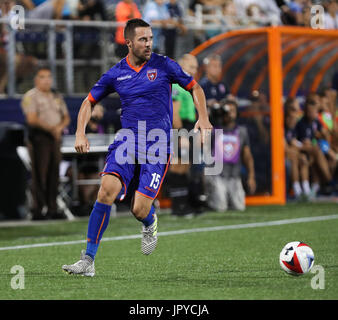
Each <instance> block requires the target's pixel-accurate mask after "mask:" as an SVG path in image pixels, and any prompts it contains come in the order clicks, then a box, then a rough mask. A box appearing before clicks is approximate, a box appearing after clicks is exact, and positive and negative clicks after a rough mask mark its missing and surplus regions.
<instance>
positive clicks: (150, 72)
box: [147, 69, 157, 81]
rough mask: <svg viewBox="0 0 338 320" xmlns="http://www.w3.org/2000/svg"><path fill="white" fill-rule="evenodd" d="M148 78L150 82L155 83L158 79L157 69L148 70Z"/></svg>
mask: <svg viewBox="0 0 338 320" xmlns="http://www.w3.org/2000/svg"><path fill="white" fill-rule="evenodd" d="M147 76H148V79H149V80H150V81H154V80H155V79H156V78H157V69H151V70H148V71H147Z"/></svg>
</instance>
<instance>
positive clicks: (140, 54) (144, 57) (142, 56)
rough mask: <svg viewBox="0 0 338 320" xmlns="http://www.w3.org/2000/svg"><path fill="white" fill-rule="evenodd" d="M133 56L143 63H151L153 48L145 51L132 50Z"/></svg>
mask: <svg viewBox="0 0 338 320" xmlns="http://www.w3.org/2000/svg"><path fill="white" fill-rule="evenodd" d="M132 54H133V56H134V57H136V58H137V59H138V60H139V61H141V62H145V61H149V60H150V57H151V48H147V49H143V50H140V49H138V50H137V49H134V48H132Z"/></svg>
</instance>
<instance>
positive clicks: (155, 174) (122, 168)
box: [100, 142, 171, 201]
mask: <svg viewBox="0 0 338 320" xmlns="http://www.w3.org/2000/svg"><path fill="white" fill-rule="evenodd" d="M120 145H121V143H119V142H113V143H112V144H111V145H110V146H109V149H108V154H107V156H106V162H105V166H104V169H103V170H102V172H100V175H101V176H104V175H107V174H112V175H115V176H117V177H118V178H119V179H120V181H121V183H122V189H121V191H120V193H119V194H118V196H117V199H118V200H120V201H122V200H123V199H124V198H125V197H126V195H127V192H128V194H129V193H134V192H138V193H140V194H142V195H143V196H145V197H147V198H150V199H152V200H154V199H155V198H156V197H157V195H158V193H159V191H160V188H161V185H162V182H163V180H164V177H165V175H166V173H167V171H168V167H169V163H170V159H171V156H170V154H169V153H166V155H165V157H166V159H165V161H159V162H157V163H154V161H152V163H151V162H149V161H148V160H147V161H145V160H144V161H139V159H137V156H135V159H134V160H135V161H129V162H128V161H127V162H126V163H123V164H121V161H117V160H116V159H117V158H118V156H116V154H117V148H118V147H119V146H120ZM147 147H148V146H147Z"/></svg>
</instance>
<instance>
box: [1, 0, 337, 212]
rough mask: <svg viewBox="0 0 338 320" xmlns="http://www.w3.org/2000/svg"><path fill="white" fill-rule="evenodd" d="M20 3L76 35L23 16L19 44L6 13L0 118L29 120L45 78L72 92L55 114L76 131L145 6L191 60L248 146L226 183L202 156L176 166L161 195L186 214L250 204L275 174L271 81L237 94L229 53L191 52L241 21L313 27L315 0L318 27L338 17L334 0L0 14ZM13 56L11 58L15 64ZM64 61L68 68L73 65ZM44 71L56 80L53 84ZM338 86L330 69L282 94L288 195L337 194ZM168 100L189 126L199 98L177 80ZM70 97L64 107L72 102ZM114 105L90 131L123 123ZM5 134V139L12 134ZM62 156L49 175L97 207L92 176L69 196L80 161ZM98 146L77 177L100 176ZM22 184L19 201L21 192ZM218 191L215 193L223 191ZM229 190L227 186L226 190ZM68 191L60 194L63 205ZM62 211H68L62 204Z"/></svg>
mask: <svg viewBox="0 0 338 320" xmlns="http://www.w3.org/2000/svg"><path fill="white" fill-rule="evenodd" d="M14 5H20V6H22V7H23V8H24V9H25V10H24V15H25V18H26V19H28V20H27V21H29V20H30V19H33V20H35V19H46V20H48V21H49V22H48V23H49V28H51V25H50V21H51V20H55V21H56V20H57V21H59V20H63V21H65V22H67V21H70V22H75V24H73V25H72V29H71V31H70V32H71V33H72V34H71V39H72V40H73V41H72V45H71V46H70V44H69V41H68V42H67V39H69V38H67V33H66V32H65V30H67V31H69V30H70V29H69V26H68V27H67V26H66V25H62V24H56V25H55V26H53V27H52V28H54V29H53V30H54V32H55V33H54V38H52V36H51V33H50V32H49V31H50V29H48V28H46V27H45V26H43V25H41V24H39V23H37V24H28V25H27V26H26V28H25V30H23V31H22V32H17V33H16V35H15V41H16V42H15V46H14V47H11V46H10V44H11V41H12V40H13V37H12V33H11V29H10V28H9V27H8V24H6V23H5V22H4V20H3V22H2V23H0V108H2V109H3V110H0V113H1V114H2V115H1V118H0V121H2V122H3V123H5V122H6V121H7V122H8V121H13V122H17V123H22V124H23V125H24V126H27V125H28V126H29V125H30V121H31V120H32V119H28V118H27V115H26V110H27V108H32V109H33V107H32V106H30V100H29V99H33V98H34V99H35V96H34V95H33V94H32V92H31V91H30V90H32V88H35V89H38V90H42V91H43V90H47V91H46V92H50V93H51V94H54V95H57V96H58V99H61V100H62V99H63V98H62V95H64V96H65V97H67V98H66V99H65V101H63V100H62V101H63V103H62V105H64V106H66V108H64V107H62V108H63V110H64V111H63V114H62V117H64V118H65V119H66V120H65V119H63V120H64V121H63V120H60V121H61V122H62V121H63V126H62V129H61V131H60V130H59V129H58V130H59V131H60V132H59V133H60V135H63V137H64V138H66V137H67V135H69V136H71V135H72V134H74V132H75V126H76V113H77V110H78V107H79V105H80V101H82V100H81V99H83V98H84V97H85V94H86V93H88V91H89V90H90V88H91V86H92V85H93V84H94V83H95V82H96V81H97V79H98V78H99V77H100V75H101V74H102V73H103V72H104V71H105V70H107V69H108V68H109V67H110V66H112V65H114V64H115V63H116V62H118V61H119V60H120V59H121V58H123V57H125V56H126V54H127V52H128V50H127V48H126V45H125V41H124V38H123V23H125V22H126V21H127V20H128V19H130V18H142V19H144V20H145V21H147V22H149V23H150V24H151V25H152V26H153V34H154V43H153V49H154V51H155V52H158V53H161V54H164V55H167V56H169V57H171V58H173V59H177V60H178V61H179V63H180V64H181V66H182V68H183V69H184V70H186V71H187V72H189V73H191V74H194V75H195V76H196V77H197V79H198V80H199V82H200V84H201V86H202V87H203V89H204V91H205V94H206V98H207V104H208V110H209V114H210V117H211V120H212V124H213V125H214V126H216V127H220V128H222V129H223V130H224V132H225V133H224V134H225V135H226V136H227V137H229V135H231V136H232V137H235V138H238V141H240V144H241V149H240V155H239V157H238V159H237V160H236V163H235V162H234V160H233V159H227V160H224V161H225V162H226V163H227V164H226V166H225V167H226V169H225V170H224V171H223V173H222V175H221V176H222V180H223V181H225V180H226V181H228V182H229V181H230V180H231V184H230V182H229V185H226V184H222V182H221V181H218V182H217V181H216V180H215V179H214V181H205V179H204V177H203V174H202V172H203V166H194V165H193V164H189V165H183V166H179V165H173V166H171V169H170V171H169V173H168V177H167V183H166V185H165V186H164V187H163V192H162V194H161V195H160V202H161V201H162V204H165V203H166V199H167V198H168V199H171V200H172V201H171V204H169V206H171V209H172V213H173V214H176V215H183V216H189V215H192V214H196V213H197V214H198V213H201V212H204V211H205V210H207V209H208V208H211V209H213V210H218V211H225V210H227V209H228V207H230V208H233V209H236V210H244V209H245V195H248V194H251V195H253V194H258V195H267V194H271V175H270V174H266V173H267V172H270V171H271V161H270V158H271V154H270V139H271V137H270V114H269V113H270V106H269V97H268V93H267V92H265V91H264V90H253V91H252V92H250V94H249V95H247V96H245V97H243V96H241V94H240V93H239V94H238V95H234V94H233V93H232V92H231V90H230V86H231V83H227V82H225V81H224V77H223V74H222V67H223V66H224V64H225V63H226V62H227V61H224V60H222V57H221V56H219V55H217V54H211V55H208V56H207V57H205V59H204V60H203V61H202V62H200V63H198V61H197V60H196V59H194V58H193V57H192V56H190V55H187V53H188V52H190V51H191V50H192V49H194V48H195V47H197V46H198V45H200V44H202V43H204V42H205V41H207V40H208V39H211V38H212V37H214V36H217V35H219V34H222V33H224V32H227V31H231V30H236V29H248V28H249V29H251V28H259V27H266V26H283V25H284V26H299V27H309V28H311V27H312V28H313V25H312V23H313V12H312V11H311V10H312V8H313V7H314V6H315V5H320V6H321V8H323V10H324V12H323V17H324V19H323V20H322V25H321V28H323V29H330V30H333V29H338V3H337V1H335V0H324V1H316V0H312V1H311V0H180V1H177V0H167V1H165V0H148V1H147V0H134V1H133V0H121V1H118V0H21V1H13V0H0V19H1V18H6V17H7V18H8V17H9V18H10V16H11V15H12V14H13V12H12V11H11V9H12V8H13V6H14ZM77 22H81V23H78V24H77ZM86 22H106V23H109V22H116V23H117V24H116V25H114V26H113V27H109V25H108V26H107V29H106V31H107V33H102V34H101V31H102V30H101V29H100V25H99V24H97V25H95V24H94V23H92V24H86ZM66 28H67V29H66ZM99 31H100V32H99ZM98 34H100V36H98ZM11 37H12V38H11ZM50 39H53V41H54V42H53V41H50ZM53 43H54V45H53ZM102 52H103V53H102ZM69 61H71V66H69ZM11 65H14V69H13V68H11V67H10V66H11ZM201 67H203V72H204V73H202V74H201V72H199V71H200V70H201ZM43 68H44V69H43ZM69 70H72V74H71V77H70V72H69ZM41 72H42V73H41ZM13 73H14V74H15V77H14V78H13V76H12V74H13ZM41 74H42V75H43V77H45V78H44V80H41V79H40V78H39V77H41ZM11 79H12V82H11ZM13 79H14V80H13ZM39 79H40V80H41V81H42V82H41V81H40V82H39ZM46 79H47V80H46ZM228 79H229V78H228ZM43 81H45V82H43ZM48 81H49V85H48V84H47V85H46V83H47V82H48ZM228 81H229V80H228ZM229 82H230V81H229ZM43 86H45V87H43ZM43 88H45V89H43ZM337 90H338V76H337V72H336V73H335V72H332V76H330V80H329V81H328V82H327V83H326V84H325V87H322V88H320V90H318V92H309V90H304V91H303V92H302V94H301V95H299V96H297V97H292V98H291V97H290V98H285V99H284V102H283V103H284V119H285V124H284V130H285V141H284V142H283V143H284V144H285V159H286V161H285V166H286V180H287V190H286V194H287V199H288V200H290V201H291V200H296V201H309V200H315V199H317V198H318V197H319V196H330V197H335V196H338V177H337V161H338V135H337V121H338V117H337ZM27 92H28V93H29V94H28V96H27ZM23 95H24V96H23ZM27 97H29V99H28V98H27ZM190 98H191V97H190ZM25 99H26V100H25ZM36 99H37V100H38V99H39V98H38V97H37V98H36ZM173 100H174V127H175V128H178V129H179V128H185V129H187V130H190V129H191V128H192V126H193V123H194V122H195V121H196V114H195V111H194V106H193V104H192V105H191V101H189V98H187V97H185V96H184V93H182V92H180V89H179V88H173ZM13 106H15V107H13ZM15 108H16V109H15ZM67 108H68V111H65V110H66V109H67ZM14 109H15V110H16V111H15V112H16V113H15V112H14V111H13V110H14ZM119 112H120V109H119V102H118V99H113V100H107V102H105V101H103V102H102V104H100V105H97V107H96V108H95V110H94V113H93V115H92V118H91V121H90V123H89V125H88V133H94V134H102V135H104V134H114V133H115V132H116V131H117V130H118V129H119V127H120V124H119ZM14 113H15V114H14ZM62 117H61V118H62ZM33 122H34V121H33ZM0 123H1V122H0ZM237 128H240V129H238V130H237ZM1 130H2V131H1ZM1 130H0V137H1V132H5V131H4V130H5V129H1ZM58 130H56V131H58ZM51 132H53V135H54V133H55V129H51ZM185 143H186V145H187V148H188V152H189V150H190V149H191V148H193V146H191V143H189V142H185V141H181V144H182V145H184V144H185ZM281 143H282V142H281ZM189 144H190V147H189ZM0 145H1V147H2V148H7V149H6V150H8V145H7V144H6V143H5V142H2V143H0ZM59 147H60V146H59ZM3 150H4V149H3ZM57 157H59V158H60V159H59V160H60V164H61V166H60V177H59V179H60V181H57V179H56V178H55V179H54V180H53V181H54V185H55V184H56V183H57V184H59V183H60V184H62V190H61V191H60V189H59V193H61V194H62V201H63V202H62V203H63V207H64V208H65V207H67V206H68V207H70V208H71V210H72V211H73V212H76V214H78V215H81V214H86V213H88V212H90V211H88V210H87V206H91V205H92V203H93V202H94V201H95V198H96V192H97V183H96V184H95V183H94V182H93V183H92V184H90V183H88V184H85V183H84V184H83V185H80V186H79V188H78V190H77V192H79V195H78V200H79V203H78V204H77V205H78V206H79V207H81V208H80V209H79V207H77V209H76V208H75V207H73V208H72V204H71V201H72V200H74V199H72V196H73V195H74V193H73V191H74V190H73V189H74V185H72V181H73V182H74V180H72V178H73V177H72V174H73V173H74V171H72V170H74V167H72V165H71V157H68V158H67V155H65V154H64V155H63V161H61V158H62V155H61V154H58V155H57ZM97 158H98V157H97V156H95V155H88V156H87V157H84V158H82V159H80V161H79V163H78V164H77V165H78V168H77V169H78V171H79V172H78V178H79V179H82V180H85V179H86V180H87V181H94V180H95V179H97V178H98V176H97V173H98V172H99V171H100V170H101V168H100V165H101V164H102V162H101V163H100V162H99V164H98V161H97V160H98V159H97ZM2 161H4V160H3V159H2ZM7 161H9V162H8V167H6V168H7V169H6V170H3V172H2V173H1V174H2V177H5V176H6V175H7V174H8V173H9V172H10V173H11V174H12V172H13V171H12V170H8V168H10V165H13V161H12V159H9V160H8V159H7ZM3 163H4V162H3ZM58 164H59V163H58ZM67 164H68V165H67ZM2 168H4V165H2ZM14 170H15V168H14ZM16 171H17V172H18V170H16ZM11 179H13V178H11ZM20 179H22V177H21V178H20V177H18V178H17V180H19V181H20ZM30 179H31V176H30V175H29V174H28V178H26V175H25V174H24V178H23V180H24V181H25V182H23V183H22V185H23V186H26V183H28V184H29V183H30ZM62 179H63V180H62ZM55 181H56V182H55ZM64 182H65V183H64ZM1 188H2V190H0V194H2V195H3V197H4V198H6V197H7V199H8V197H9V194H8V192H10V190H9V189H10V188H8V186H4V185H1ZM25 188H26V187H25ZM25 188H24V191H23V195H22V197H21V198H22V199H24V200H22V201H21V203H25V204H26V202H27V194H26V189H25ZM67 188H68V189H67ZM231 191H232V193H231ZM54 193H55V192H54ZM217 193H219V194H220V196H218V197H216V196H217ZM222 194H223V195H226V196H225V198H224V199H223V198H222V196H221V195H222ZM56 196H57V195H55V197H56ZM215 197H216V198H215ZM28 198H29V197H28ZM33 198H34V197H33ZM227 198H230V199H232V201H228V200H229V199H227ZM49 200H50V199H49ZM49 200H48V201H49ZM59 200H60V199H59ZM16 201H18V197H17V199H16ZM34 201H38V200H36V199H35V200H34V199H33V200H31V203H30V206H32V203H34ZM44 201H45V200H44V199H42V200H40V202H41V204H40V207H41V208H40V209H41V210H42V207H43V206H44V205H47V203H44ZM48 201H47V202H48ZM14 202H15V201H14ZM52 202H53V201H52ZM228 202H229V203H228ZM62 203H61V202H60V201H59V202H58V204H57V206H58V207H59V209H60V207H62ZM164 206H165V205H164ZM51 207H53V209H51V211H52V212H50V213H48V212H47V214H46V212H44V213H41V210H40V212H39V213H38V214H36V216H35V218H36V219H41V218H42V216H43V215H45V216H46V217H47V216H48V217H49V218H53V217H57V216H58V214H57V212H56V211H57V210H56V207H55V203H54V204H51ZM83 208H84V209H83ZM6 210H7V209H6ZM6 210H3V212H1V210H0V212H1V216H2V217H8V216H9V217H26V216H27V215H26V214H25V213H22V212H20V210H21V209H20V210H19V212H18V213H17V214H13V211H15V210H17V209H13V207H11V208H10V209H8V210H9V211H10V212H11V213H10V214H6V213H4V212H5V211H6ZM61 211H62V210H61ZM83 212H85V213H83ZM62 216H63V217H64V215H62V214H60V215H59V217H62ZM33 218H34V213H33Z"/></svg>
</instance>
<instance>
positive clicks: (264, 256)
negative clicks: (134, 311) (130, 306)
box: [0, 203, 338, 300]
mask: <svg viewBox="0 0 338 320" xmlns="http://www.w3.org/2000/svg"><path fill="white" fill-rule="evenodd" d="M337 208H338V205H337V204H328V203H320V204H319V203H316V204H314V203H311V204H288V205H286V206H284V207H279V206H264V207H249V208H248V209H247V210H246V211H245V212H244V213H240V212H234V211H229V212H226V213H213V212H208V213H206V214H203V215H201V216H198V217H195V218H192V219H186V218H175V217H172V216H170V215H168V214H160V215H159V232H160V234H159V242H158V247H157V249H156V250H155V251H154V253H153V254H152V255H150V256H143V255H142V254H141V251H140V242H141V240H140V238H135V239H128V238H124V239H123V238H122V239H120V240H117V239H116V238H114V237H117V236H128V235H136V234H139V235H140V230H141V229H140V228H141V225H140V223H139V222H138V221H137V220H135V219H134V218H133V217H132V216H131V215H130V216H122V217H117V218H112V219H111V220H110V224H109V226H108V228H107V230H106V232H105V234H104V237H103V240H105V241H102V243H101V246H100V248H99V251H98V254H97V257H96V261H95V267H96V276H95V277H93V278H86V277H81V276H74V275H72V276H70V275H67V274H65V273H63V272H62V270H61V265H63V264H69V263H73V262H75V261H77V260H78V259H79V256H80V251H81V249H83V248H85V243H75V244H74V243H73V244H63V245H61V244H60V243H62V242H65V241H76V240H83V239H85V237H86V231H87V219H82V220H80V221H73V222H64V221H63V222H60V221H58V222H56V221H55V222H51V223H43V224H38V225H33V226H32V225H30V226H19V227H0V299H1V300H8V299H9V300H11V299H16V300H18V299H20V300H21V299H33V300H35V299H39V300H40V299H41V300H44V299H61V300H64V299H72V300H77V299H90V300H97V299H113V300H139V299H142V300H181V299H185V300H196V299H197V300H228V299H236V300H242V299H249V300H251V299H253V300H260V299H272V300H276V299H278V300H279V299H283V300H285V299H286V300H308V299H311V300H317V299H324V300H327V299H334V300H335V299H338V232H337V230H338V219H337V218H338V217H334V219H326V218H325V219H323V220H319V221H307V222H300V223H294V220H293V219H297V218H302V217H318V216H329V215H336V214H337V213H338V209H337ZM331 218H332V217H331ZM284 219H291V220H289V221H285V224H281V225H270V226H269V225H265V224H263V222H267V221H277V220H284ZM253 223H262V224H260V225H252V224H253ZM243 224H250V225H247V226H243ZM226 225H228V226H235V227H231V228H228V229H223V230H212V231H205V230H203V228H209V227H216V226H226ZM241 225H242V226H241ZM196 228H201V229H199V230H195V231H194V232H190V233H186V232H182V234H171V233H170V232H172V231H177V230H187V229H196ZM197 231H199V232H197ZM164 232H166V233H164ZM161 233H162V234H161ZM163 233H164V234H163ZM107 238H112V239H107ZM290 241H303V242H305V243H307V244H309V245H310V246H311V247H312V248H313V251H314V253H315V265H321V266H322V267H323V268H324V271H325V288H324V289H317V290H315V289H313V288H312V287H311V279H312V278H313V277H314V276H315V274H313V273H308V274H306V275H303V276H301V277H292V276H289V275H287V274H286V273H285V272H284V271H282V270H281V268H280V266H279V253H280V251H281V249H282V248H283V246H284V245H285V244H286V243H287V242H290ZM54 242H58V244H54V245H51V246H44V247H35V248H34V247H30V246H28V247H26V248H22V249H13V248H12V249H6V250H4V249H3V248H4V247H13V246H19V245H31V244H41V243H54ZM14 265H20V266H22V267H23V268H24V281H25V282H24V286H25V287H24V289H22V290H20V289H18V290H14V289H12V288H11V279H12V278H13V277H14V276H15V274H12V273H11V268H12V267H13V266H14Z"/></svg>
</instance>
